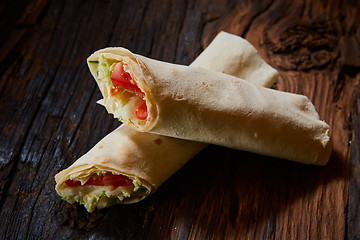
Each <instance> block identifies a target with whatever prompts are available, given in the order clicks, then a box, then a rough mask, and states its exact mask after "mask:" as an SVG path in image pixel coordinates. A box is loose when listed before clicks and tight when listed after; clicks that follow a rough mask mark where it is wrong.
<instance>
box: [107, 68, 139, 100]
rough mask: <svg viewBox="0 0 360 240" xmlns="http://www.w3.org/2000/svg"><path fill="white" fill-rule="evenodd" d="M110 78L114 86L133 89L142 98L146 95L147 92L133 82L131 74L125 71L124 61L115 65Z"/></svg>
mask: <svg viewBox="0 0 360 240" xmlns="http://www.w3.org/2000/svg"><path fill="white" fill-rule="evenodd" d="M110 78H111V81H112V83H113V85H114V87H116V88H123V89H127V90H131V91H134V92H135V93H136V94H137V95H139V96H140V97H141V98H144V97H145V93H143V91H141V89H140V88H139V87H138V86H137V85H136V84H133V83H132V82H131V79H132V78H131V75H130V73H128V72H125V70H124V65H123V63H122V62H119V63H117V64H116V65H115V68H114V71H113V72H112V73H111V76H110Z"/></svg>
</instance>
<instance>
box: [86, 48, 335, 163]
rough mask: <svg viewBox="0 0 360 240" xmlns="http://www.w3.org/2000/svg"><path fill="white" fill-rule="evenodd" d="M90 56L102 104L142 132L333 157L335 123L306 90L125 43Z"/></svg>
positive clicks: (318, 158)
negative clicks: (181, 61)
mask: <svg viewBox="0 0 360 240" xmlns="http://www.w3.org/2000/svg"><path fill="white" fill-rule="evenodd" d="M220 55H221V54H220ZM211 61H214V60H211ZM88 62H89V67H90V70H91V73H92V75H93V76H94V78H95V79H96V82H97V84H98V86H99V88H100V91H101V92H102V94H103V97H104V99H102V100H101V102H100V103H101V104H103V105H104V106H105V107H106V109H107V111H108V112H109V113H111V114H113V115H114V117H115V118H118V119H119V120H121V121H122V122H123V123H125V124H127V125H128V126H130V127H131V128H133V129H135V130H137V131H141V132H151V133H155V134H158V135H164V136H170V137H174V138H181V139H186V140H191V141H197V142H204V143H209V144H216V145H221V146H225V147H229V148H234V149H238V150H243V151H248V152H253V153H258V154H263V155H267V156H272V157H277V158H282V159H287V160H291V161H296V162H301V163H306V164H318V165H324V164H325V163H326V162H327V161H328V159H329V156H330V153H331V144H330V137H329V126H328V124H326V123H325V122H324V121H321V120H320V119H319V116H318V113H317V112H316V110H315V108H314V106H313V104H312V103H311V101H310V100H309V99H308V98H307V97H306V96H303V95H299V94H292V93H286V92H281V91H276V90H273V89H268V88H264V87H259V86H256V85H255V84H252V83H250V82H248V81H245V80H243V79H240V78H237V77H234V76H230V75H228V74H223V73H218V72H212V71H209V70H206V69H201V68H199V67H193V66H183V65H177V64H171V63H166V62H161V61H157V60H153V59H149V58H146V57H143V56H140V55H136V54H133V53H131V52H130V51H129V50H127V49H124V48H106V49H102V50H99V51H96V52H95V53H94V54H92V55H91V56H90V57H89V58H88ZM216 63H217V61H215V62H214V64H216ZM248 67H249V68H253V67H254V68H256V65H255V64H254V65H251V64H249V65H248ZM247 71H248V72H250V71H251V70H249V69H247ZM266 72H267V71H264V74H266ZM105 73H106V74H105ZM110 73H111V74H110Z"/></svg>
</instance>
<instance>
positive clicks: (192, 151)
mask: <svg viewBox="0 0 360 240" xmlns="http://www.w3.org/2000/svg"><path fill="white" fill-rule="evenodd" d="M233 46H236V48H233ZM229 48H231V49H232V51H228V49H229ZM224 53H226V55H227V57H228V58H229V59H231V61H227V60H226V59H227V58H226V57H224V56H223V54H224ZM218 59H222V61H223V62H224V63H226V64H217V60H218ZM247 61H252V62H258V64H256V67H254V66H253V65H251V64H246V62H247ZM193 64H194V65H196V66H197V67H202V68H204V69H212V70H215V71H221V72H225V73H228V74H231V75H234V76H239V77H244V78H245V77H247V78H248V79H247V80H248V81H251V82H254V83H255V84H260V85H261V84H263V85H264V86H271V85H272V84H273V83H274V82H275V81H276V79H277V76H278V73H277V71H276V70H275V69H273V68H271V67H270V66H269V65H267V64H266V63H265V62H264V61H263V60H262V59H261V58H260V56H259V55H258V54H257V51H256V49H255V48H253V47H252V46H251V44H249V43H248V42H247V41H246V40H244V39H242V38H240V37H238V36H235V35H232V34H228V33H225V32H221V33H219V34H218V35H217V37H216V38H215V39H214V40H213V41H212V43H211V44H210V45H209V46H208V47H207V48H206V50H205V51H204V52H203V53H201V54H200V55H199V57H198V58H197V59H196V60H195V61H194V62H193ZM226 65H228V67H227V66H226ZM238 66H243V67H241V68H239V67H238ZM250 66H252V67H251V68H252V72H258V73H259V74H258V76H256V74H250V75H249V74H244V73H247V72H249V71H248V68H249V67H250ZM264 69H266V71H264ZM259 76H260V77H259ZM259 79H261V81H260V82H259ZM206 146H207V144H205V143H200V142H191V141H186V140H181V139H176V138H171V137H165V136H160V135H155V134H151V133H143V132H137V131H135V130H133V129H131V128H130V127H128V126H126V125H121V126H120V127H119V128H117V129H116V130H114V131H113V132H111V133H110V134H108V135H107V136H106V137H104V138H103V139H102V140H101V141H100V142H99V143H98V144H96V145H95V146H94V147H93V148H92V149H91V150H90V151H89V152H87V153H86V154H85V155H83V156H82V157H81V158H79V159H78V160H77V161H75V163H73V164H72V165H71V166H70V167H68V168H67V169H65V170H63V171H61V172H59V173H58V174H57V175H56V176H55V179H56V183H57V184H56V191H57V192H58V194H59V195H60V196H61V197H63V199H65V200H67V201H68V202H70V203H74V202H79V203H81V204H83V205H84V206H85V207H86V208H87V210H88V211H89V212H92V211H94V210H95V208H99V209H101V208H104V207H108V206H111V205H114V204H117V203H132V202H137V201H140V200H141V199H143V198H145V197H146V196H148V195H149V194H151V193H153V192H154V191H155V190H156V189H157V188H158V187H159V186H160V185H161V184H162V183H163V182H164V181H165V180H166V179H168V178H169V177H170V176H172V175H173V174H174V173H175V172H176V171H177V170H178V169H180V168H181V167H182V166H183V165H184V164H185V163H186V162H187V161H188V160H189V159H191V158H192V157H193V156H194V155H196V154H197V153H198V152H199V151H201V150H202V149H203V148H205V147H206ZM106 174H111V175H110V177H111V176H112V175H114V176H125V177H126V178H127V179H125V180H127V181H124V179H123V178H121V179H120V182H122V183H124V182H125V183H126V184H125V186H118V187H113V186H111V185H109V186H106V185H102V186H101V183H99V181H98V185H99V184H100V186H97V185H86V183H87V182H88V180H89V179H91V180H92V181H94V180H93V179H94V178H95V179H96V180H98V179H99V177H98V176H104V175H106ZM102 180H104V179H102ZM110 180H111V178H110ZM129 180H130V182H131V183H132V185H130V184H128V183H129ZM66 182H70V183H71V184H72V185H74V186H68V185H67V184H66ZM110 182H111V181H110Z"/></svg>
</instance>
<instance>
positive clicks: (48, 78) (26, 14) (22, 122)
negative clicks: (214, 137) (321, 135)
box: [0, 0, 360, 239]
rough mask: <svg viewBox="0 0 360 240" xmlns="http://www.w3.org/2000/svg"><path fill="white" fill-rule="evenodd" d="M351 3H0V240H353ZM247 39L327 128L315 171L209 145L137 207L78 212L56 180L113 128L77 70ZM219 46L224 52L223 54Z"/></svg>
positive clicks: (180, 57)
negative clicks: (92, 58) (111, 59)
mask: <svg viewBox="0 0 360 240" xmlns="http://www.w3.org/2000/svg"><path fill="white" fill-rule="evenodd" d="M359 11H360V3H359V1H350V0H349V1H336V0H332V1H310V0H303V1H300V0H299V1H283V0H264V1H259V0H253V1H250V0H243V1H230V0H228V1H220V0H214V1H205V0H199V1H177V0H172V1H170V0H167V1H155V0H148V1H145V0H144V1H130V0H128V1H116V0H107V1H95V0H89V1H80V0H72V1H50V0H30V1H16V3H15V2H14V1H10V0H5V1H1V3H0V19H1V20H0V50H1V55H0V127H1V128H0V129H1V132H0V214H1V218H0V219H1V224H0V238H1V239H28V238H29V239H49V238H56V239H359V238H360V217H359V216H360V209H359V204H360V195H359V192H360V161H359V159H360V157H359V147H360V140H359V136H360V132H359V131H360V130H359V129H360V118H359V108H360V105H359V102H360V98H359V96H360V90H359V81H360V74H359V73H360V45H359V44H360V27H359V23H360V19H359V18H360V17H359V16H360V12H359ZM221 30H224V31H228V32H231V33H234V34H237V35H239V36H243V37H245V38H246V39H248V40H249V41H250V42H251V43H252V44H253V45H254V46H255V47H256V48H257V49H258V50H259V53H260V54H261V56H262V57H263V58H264V59H265V60H266V61H267V62H268V63H270V64H271V65H272V66H274V67H275V68H276V69H278V70H279V72H280V79H279V81H278V82H277V84H276V85H275V86H274V87H275V88H277V89H279V90H282V91H288V92H294V93H300V94H304V95H306V96H308V97H309V98H310V99H311V100H312V101H313V103H314V105H315V107H316V109H317V110H318V112H319V115H320V117H321V118H322V119H324V120H325V121H326V122H328V123H329V125H330V127H331V136H332V140H333V145H334V152H333V155H332V157H331V159H330V162H329V163H328V165H326V166H325V167H316V166H306V165H301V164H297V163H291V162H286V161H283V160H279V159H273V158H269V157H265V156H260V155H256V154H251V153H246V152H240V151H234V150H230V149H226V148H222V147H218V146H210V147H208V148H207V149H205V150H204V151H202V152H201V153H199V154H198V155H197V156H196V157H195V158H194V159H192V160H191V161H190V162H189V163H188V164H187V165H185V166H184V167H183V168H182V169H181V170H180V171H179V172H177V173H176V174H175V175H174V176H173V177H171V178H170V179H169V180H168V181H167V182H166V183H165V184H164V185H162V186H161V187H160V188H159V190H158V191H157V192H156V193H155V194H154V195H152V196H150V197H149V198H147V199H145V200H144V201H142V202H140V203H137V204H132V205H118V206H114V207H111V208H109V209H104V210H102V211H97V212H95V213H92V214H89V213H87V212H86V210H85V209H84V208H83V207H82V206H78V205H70V204H68V203H66V202H65V201H62V200H61V199H60V198H59V197H58V196H57V194H56V192H55V190H54V186H55V181H54V175H55V174H56V173H57V172H58V171H60V170H62V169H64V168H66V167H68V166H69V165H70V164H71V163H72V162H73V161H75V160H76V159H77V158H79V157H80V156H81V155H83V154H84V153H86V152H87V151H88V150H89V149H90V148H91V147H92V146H93V145H94V144H95V143H96V142H98V141H99V140H100V139H101V138H102V137H103V136H105V135H106V134H107V133H109V132H110V131H111V130H113V129H115V128H116V127H117V126H118V125H119V123H118V122H116V121H114V119H113V118H112V117H111V116H110V115H108V114H106V112H105V110H104V109H103V107H101V106H97V105H96V101H97V100H98V99H100V97H101V95H100V92H99V90H98V89H97V86H96V84H95V82H94V80H93V79H92V78H91V76H90V73H89V71H88V69H87V66H86V63H85V59H86V57H87V56H89V55H90V54H91V53H92V52H93V51H95V50H97V49H100V48H103V47H106V46H125V47H127V48H129V49H130V50H131V51H133V52H136V53H139V54H143V55H146V56H149V57H152V58H155V59H160V60H164V61H169V62H175V63H181V64H189V63H191V62H192V61H193V60H194V59H195V57H196V56H197V55H198V54H199V53H200V52H201V51H202V50H203V49H204V48H205V47H206V46H207V45H208V44H209V43H210V42H211V40H212V39H213V38H214V37H215V36H216V34H217V33H218V32H219V31H221ZM230 47H231V46H230Z"/></svg>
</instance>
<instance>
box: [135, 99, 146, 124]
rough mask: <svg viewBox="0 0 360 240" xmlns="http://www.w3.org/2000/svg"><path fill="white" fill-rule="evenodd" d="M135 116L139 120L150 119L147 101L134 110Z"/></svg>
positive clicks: (143, 101)
mask: <svg viewBox="0 0 360 240" xmlns="http://www.w3.org/2000/svg"><path fill="white" fill-rule="evenodd" d="M134 116H135V117H136V118H137V119H139V120H145V119H146V118H147V117H148V112H147V106H146V101H145V100H142V101H141V102H140V104H138V105H137V106H136V107H135V109H134Z"/></svg>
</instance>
